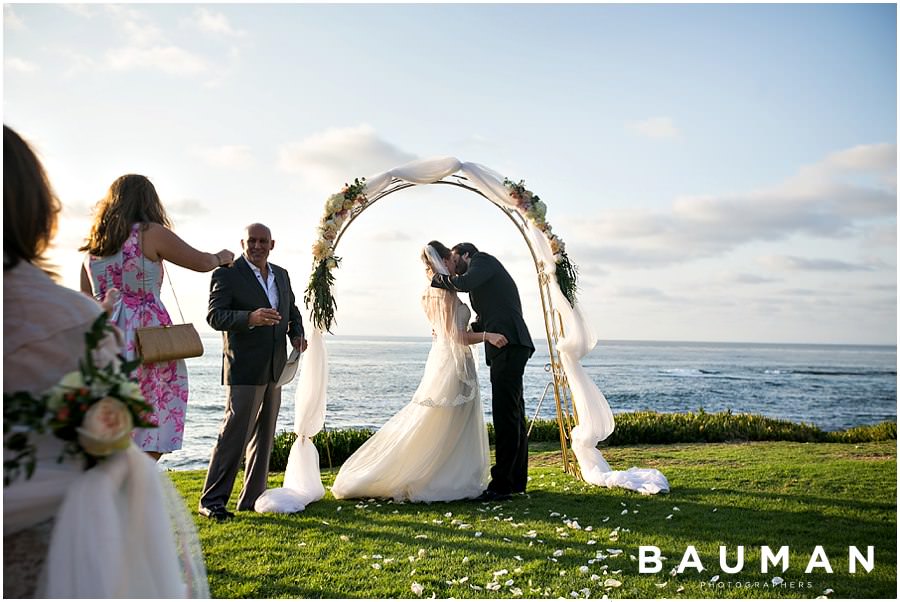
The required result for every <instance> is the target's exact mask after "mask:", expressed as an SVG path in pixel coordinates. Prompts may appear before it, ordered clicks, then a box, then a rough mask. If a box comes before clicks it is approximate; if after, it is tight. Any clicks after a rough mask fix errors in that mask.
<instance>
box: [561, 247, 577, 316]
mask: <svg viewBox="0 0 900 602" xmlns="http://www.w3.org/2000/svg"><path fill="white" fill-rule="evenodd" d="M556 281H557V282H558V283H559V290H560V291H562V294H563V295H565V297H566V299H568V301H569V303H570V304H571V305H573V306H574V305H575V296H576V295H577V294H578V268H577V267H575V264H574V263H572V262H571V261H570V260H569V256H568V255H567V254H566V252H565V251H562V252H561V253H560V254H559V260H558V261H557V262H556Z"/></svg>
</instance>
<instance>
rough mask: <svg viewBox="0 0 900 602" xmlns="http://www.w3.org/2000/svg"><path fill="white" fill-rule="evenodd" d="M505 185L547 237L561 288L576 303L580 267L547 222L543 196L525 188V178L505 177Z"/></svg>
mask: <svg viewBox="0 0 900 602" xmlns="http://www.w3.org/2000/svg"><path fill="white" fill-rule="evenodd" d="M503 185H504V186H506V189H507V190H508V191H509V196H510V197H511V198H512V199H513V200H514V201H515V202H516V208H517V209H518V210H519V213H521V214H522V215H523V216H524V217H525V218H526V219H527V220H528V221H530V222H531V223H532V224H534V226H535V227H536V228H537V229H538V230H540V231H541V232H542V233H543V234H544V236H545V237H546V238H547V242H548V243H549V245H550V251H551V252H552V253H553V256H554V258H555V260H556V281H557V283H558V284H559V289H560V290H561V291H562V294H563V295H564V296H565V298H566V299H567V300H568V301H569V304H571V305H573V306H574V305H575V296H576V293H577V292H578V268H577V267H576V266H575V264H574V263H572V261H571V260H570V259H569V256H568V255H567V254H566V243H564V242H563V239H562V238H560V237H559V236H557V235H556V234H555V233H554V232H553V228H551V226H550V224H548V223H547V205H546V204H545V203H544V202H543V201H542V200H541V197H539V196H538V195H536V194H534V193H533V192H531V191H530V190H528V189H527V188H525V180H519V181H518V182H513V181H512V180H510V179H509V178H504V180H503Z"/></svg>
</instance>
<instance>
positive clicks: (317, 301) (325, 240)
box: [303, 178, 369, 332]
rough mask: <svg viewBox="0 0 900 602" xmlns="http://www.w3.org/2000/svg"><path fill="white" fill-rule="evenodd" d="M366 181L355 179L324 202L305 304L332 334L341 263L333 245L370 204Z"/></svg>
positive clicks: (320, 324) (314, 318) (316, 323)
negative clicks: (335, 288)
mask: <svg viewBox="0 0 900 602" xmlns="http://www.w3.org/2000/svg"><path fill="white" fill-rule="evenodd" d="M365 190H366V179H365V178H355V179H354V180H353V184H344V187H343V188H342V189H341V191H340V192H337V193H335V194H333V195H331V196H330V197H328V200H327V201H325V213H324V214H323V215H322V219H321V220H320V221H319V230H318V234H319V236H318V238H317V239H316V242H315V243H314V244H313V247H312V254H313V272H312V274H311V275H310V277H309V284H308V285H307V287H306V292H305V294H304V295H303V303H305V304H306V307H307V308H309V306H310V304H311V305H312V320H313V323H314V324H315V325H316V326H317V327H318V328H320V329H322V330H327V331H329V332H331V325H332V324H333V323H334V312H335V310H337V301H336V300H335V298H334V295H333V294H332V292H331V287H332V285H333V284H334V275H333V274H332V273H331V271H332V270H333V269H335V268H336V267H338V265H340V262H341V258H340V257H336V256H335V254H334V244H335V241H336V240H337V237H338V233H339V232H340V231H341V228H342V227H343V226H345V225H346V224H348V223H349V222H350V220H352V219H353V218H354V217H355V216H356V215H358V214H359V212H360V211H362V210H363V209H364V208H365V207H366V205H367V204H368V202H369V200H368V199H367V198H366V193H365Z"/></svg>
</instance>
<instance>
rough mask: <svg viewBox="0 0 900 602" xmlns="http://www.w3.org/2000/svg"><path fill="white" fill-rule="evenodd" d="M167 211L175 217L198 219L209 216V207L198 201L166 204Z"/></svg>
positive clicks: (185, 200)
mask: <svg viewBox="0 0 900 602" xmlns="http://www.w3.org/2000/svg"><path fill="white" fill-rule="evenodd" d="M166 211H167V212H168V213H169V214H170V215H172V216H173V217H176V218H177V217H197V216H203V215H208V214H209V212H210V211H209V207H208V206H207V205H206V204H204V203H202V202H200V201H198V200H196V199H181V200H177V201H170V202H167V203H166Z"/></svg>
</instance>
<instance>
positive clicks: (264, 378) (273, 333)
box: [206, 255, 303, 385]
mask: <svg viewBox="0 0 900 602" xmlns="http://www.w3.org/2000/svg"><path fill="white" fill-rule="evenodd" d="M269 269H271V270H272V273H273V274H274V275H275V285H276V286H277V287H278V307H277V308H276V309H277V310H278V313H280V314H281V321H280V322H279V323H278V324H276V325H274V326H256V327H252V328H251V327H250V325H249V320H250V313H251V312H252V311H253V310H255V309H259V308H260V307H270V304H269V298H268V297H267V296H266V292H265V291H264V290H263V287H262V285H261V284H260V283H259V280H257V278H256V275H255V274H254V273H253V270H252V269H251V268H250V265H249V264H248V263H247V260H246V259H245V258H244V256H243V255H241V256H240V257H239V258H238V259H236V260H235V262H234V263H233V264H232V265H231V266H224V267H220V268H217V269H216V270H215V271H214V272H213V274H212V281H211V282H210V291H209V312H208V313H207V316H206V321H207V322H208V323H209V325H210V326H212V327H213V328H214V329H215V330H221V331H222V332H223V338H224V347H223V350H222V354H223V360H222V383H223V384H226V385H264V384H266V383H270V382H275V381H277V380H278V378H279V376H281V371H282V370H283V369H284V364H285V362H286V361H287V352H286V347H287V341H288V340H293V339H294V338H295V337H298V336H302V335H303V319H302V317H301V315H300V310H299V309H297V305H296V304H295V302H294V293H293V290H292V289H291V279H290V277H289V276H288V273H287V271H286V270H285V269H284V268H281V267H279V266H277V265H274V264H272V263H270V264H269Z"/></svg>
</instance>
